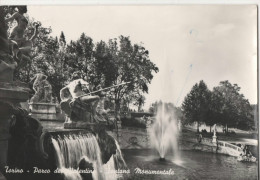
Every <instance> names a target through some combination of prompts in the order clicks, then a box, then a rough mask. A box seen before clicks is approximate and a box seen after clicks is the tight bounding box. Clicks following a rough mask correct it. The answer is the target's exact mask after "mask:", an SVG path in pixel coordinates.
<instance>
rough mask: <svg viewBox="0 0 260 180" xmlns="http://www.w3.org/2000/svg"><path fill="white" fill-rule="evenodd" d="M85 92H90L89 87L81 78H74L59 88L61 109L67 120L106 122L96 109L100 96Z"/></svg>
mask: <svg viewBox="0 0 260 180" xmlns="http://www.w3.org/2000/svg"><path fill="white" fill-rule="evenodd" d="M87 93H90V87H89V84H88V83H87V82H86V81H84V80H83V79H77V80H74V81H72V82H70V83H69V84H68V85H67V86H66V87H64V88H62V89H61V91H60V97H61V100H62V101H61V109H62V110H63V111H64V112H65V114H66V116H67V122H78V121H81V122H89V123H98V122H106V120H105V119H104V118H103V116H101V115H100V114H99V113H97V110H96V108H97V105H98V102H99V100H100V97H99V96H93V95H87Z"/></svg>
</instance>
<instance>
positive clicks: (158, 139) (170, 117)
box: [150, 103, 179, 160]
mask: <svg viewBox="0 0 260 180" xmlns="http://www.w3.org/2000/svg"><path fill="white" fill-rule="evenodd" d="M178 131H179V130H178V124H177V120H176V119H175V117H174V109H173V106H171V105H169V104H165V103H159V104H158V107H157V114H156V120H155V122H154V123H153V125H152V127H151V131H150V139H151V145H152V146H153V147H154V148H155V149H156V150H157V151H158V153H159V155H160V158H162V159H164V158H165V156H166V154H167V152H173V156H174V160H178V159H179V154H178V134H179V133H178Z"/></svg>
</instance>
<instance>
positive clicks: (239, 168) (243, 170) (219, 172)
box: [123, 150, 258, 180]
mask: <svg viewBox="0 0 260 180" xmlns="http://www.w3.org/2000/svg"><path fill="white" fill-rule="evenodd" d="M181 153H182V161H181V162H175V161H172V159H173V157H171V156H166V161H164V162H162V161H159V156H158V154H157V153H156V152H155V151H152V150H124V151H123V154H124V157H125V161H126V163H127V165H128V167H129V168H130V170H131V177H130V179H131V180H132V179H133V180H134V179H147V180H148V179H151V180H152V179H154V180H160V179H163V180H164V179H207V180H208V179H222V180H223V179H239V180H240V179H241V180H246V179H250V180H254V179H257V173H258V172H257V164H256V163H242V162H238V161H237V160H236V158H235V157H231V156H225V155H220V154H212V153H203V152H197V151H182V152H181ZM135 168H141V169H146V170H169V169H172V170H174V175H148V174H145V175H144V174H135V173H134V169H135Z"/></svg>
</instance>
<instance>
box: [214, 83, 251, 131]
mask: <svg viewBox="0 0 260 180" xmlns="http://www.w3.org/2000/svg"><path fill="white" fill-rule="evenodd" d="M240 89H241V88H240V87H239V86H238V85H237V84H231V83H230V82H228V81H221V82H220V85H219V86H217V87H214V88H213V96H214V97H215V99H216V102H217V103H218V104H217V108H216V109H217V112H218V113H219V117H220V123H221V124H222V125H224V126H226V130H227V131H226V132H228V127H238V126H239V125H241V124H244V125H246V126H249V125H250V122H251V121H253V117H252V113H251V112H252V107H251V106H250V103H249V101H248V100H247V99H245V97H244V95H243V94H240Z"/></svg>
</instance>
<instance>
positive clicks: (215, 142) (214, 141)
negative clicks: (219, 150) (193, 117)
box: [212, 135, 217, 144]
mask: <svg viewBox="0 0 260 180" xmlns="http://www.w3.org/2000/svg"><path fill="white" fill-rule="evenodd" d="M212 143H213V144H217V136H215V135H213V136H212Z"/></svg>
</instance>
